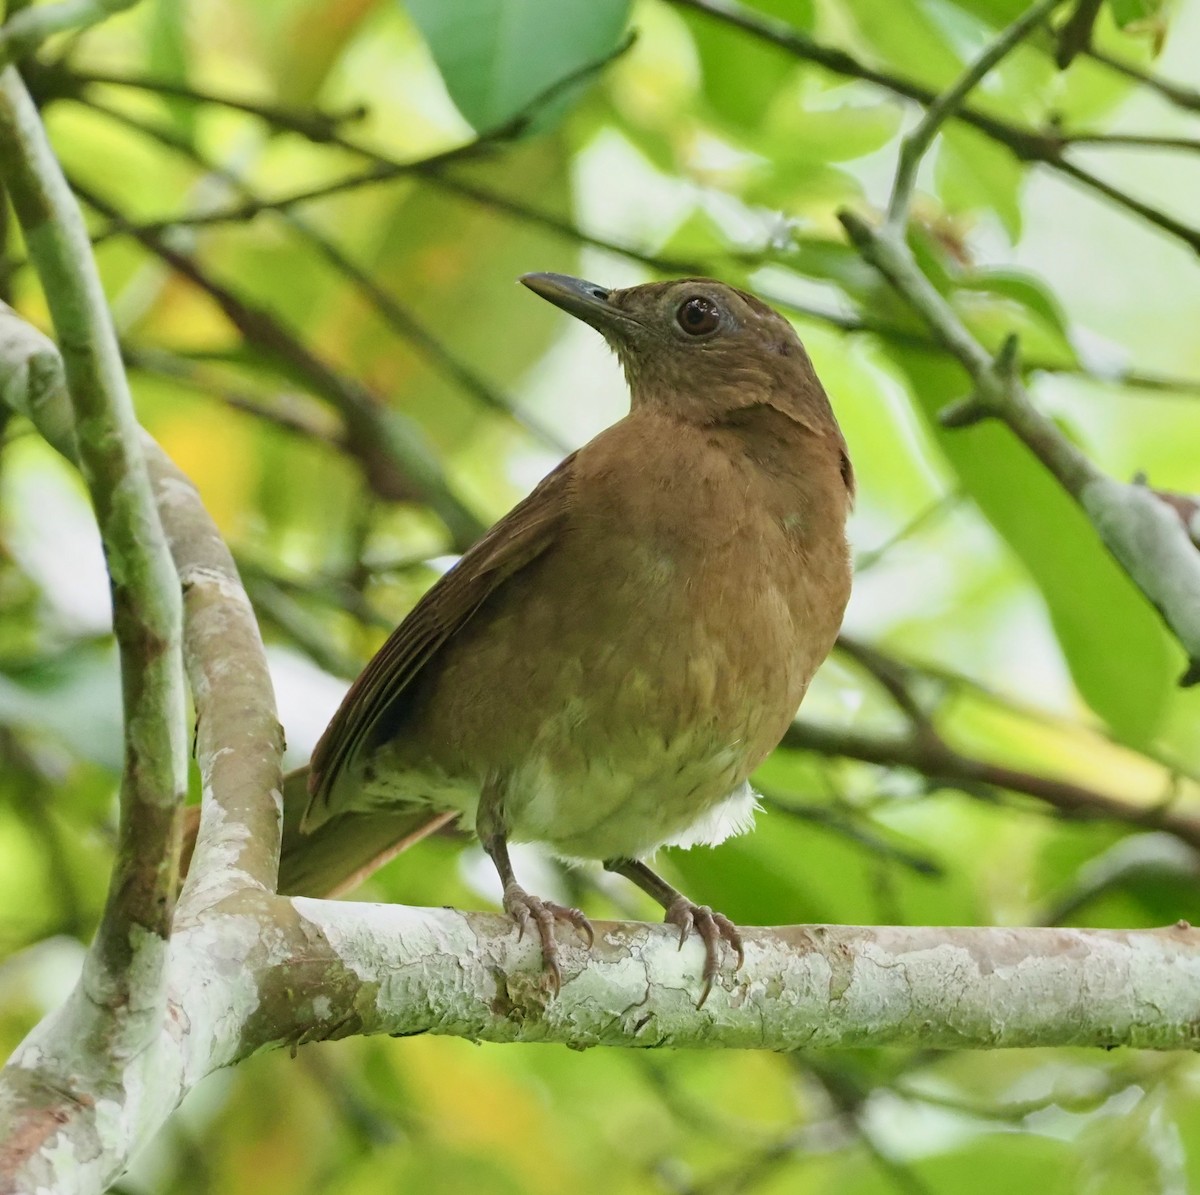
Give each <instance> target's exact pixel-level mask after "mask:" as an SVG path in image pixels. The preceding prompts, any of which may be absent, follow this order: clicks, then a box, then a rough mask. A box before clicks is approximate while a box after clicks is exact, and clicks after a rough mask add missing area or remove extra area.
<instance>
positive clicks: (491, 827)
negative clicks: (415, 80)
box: [475, 782, 595, 995]
mask: <svg viewBox="0 0 1200 1195" xmlns="http://www.w3.org/2000/svg"><path fill="white" fill-rule="evenodd" d="M475 830H476V833H477V834H478V835H479V841H480V843H481V844H482V846H483V849H484V850H485V851H487V853H488V857H489V858H490V859H491V861H492V862H493V863H494V864H495V866H496V871H497V873H498V874H499V876H500V883H501V884H502V885H503V886H504V897H503V903H504V911H505V912H506V913H507V914H508V915H509V916H510V917H511V918H512V919H513V920H514V921H515V922H516V923H517V938H518V941H519V940H520V939H521V938H523V937H524V936H525V931H526V930H527V929H529V927H530V924H531V923H532V924H533V925H534V926H536V927H537V933H538V938H539V939H540V940H541V944H542V966H543V969H544V971H545V973H546V975H547V977H548V978H549V981H550V986H551V988H552V989H553V991H554V994H555V995H557V994H558V992H559V989H560V988H561V987H562V969H561V968H560V967H559V965H558V943H557V942H556V941H555V940H554V923H555V922H556V921H566V922H569V923H570V924H571V925H573V926H574V927H575V928H576V929H577V930H578V931H579V932H580V934H581V935H583V937H585V938H586V939H587V944H588V946H589V947H590V946H591V945H592V943H593V942H594V941H595V934H594V933H593V932H592V923H591V922H590V921H589V920H588V919H587V918H586V917H585V916H584V915H583V914H582V913H581V912H580V911H579V910H578V909H571V908H567V907H566V906H565V905H559V904H555V903H554V902H553V901H549V900H542V899H540V898H539V897H536V896H531V895H530V894H529V893H528V892H526V891H525V889H524V888H522V887H521V885H520V884H518V883H517V877H516V875H515V874H514V873H513V868H512V862H511V860H510V859H509V857H508V837H507V834H506V830H505V823H504V797H503V792H502V791H501V788H500V786H499V785H498V784H495V783H491V782H489V783H488V784H485V785H484V788H483V792H482V793H481V794H480V799H479V811H478V813H477V814H476V817H475Z"/></svg>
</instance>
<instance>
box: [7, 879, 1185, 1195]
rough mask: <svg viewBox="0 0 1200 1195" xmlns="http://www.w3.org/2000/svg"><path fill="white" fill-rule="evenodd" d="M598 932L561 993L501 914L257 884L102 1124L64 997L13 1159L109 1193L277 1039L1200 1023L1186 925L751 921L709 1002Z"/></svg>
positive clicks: (16, 1066)
mask: <svg viewBox="0 0 1200 1195" xmlns="http://www.w3.org/2000/svg"><path fill="white" fill-rule="evenodd" d="M596 929H597V936H596V945H595V947H594V949H592V950H591V951H588V950H587V949H585V948H584V947H582V946H581V944H579V943H578V942H576V941H574V939H573V938H571V937H568V936H564V938H563V940H562V941H561V942H560V950H561V952H562V957H563V972H564V982H563V985H562V991H561V994H560V995H559V996H558V997H557V998H555V999H551V998H550V997H549V996H548V994H547V993H546V991H545V989H544V987H543V986H542V983H541V960H540V957H539V953H538V948H537V946H536V944H535V943H533V942H531V941H529V940H525V941H519V940H518V939H517V935H516V933H515V932H514V930H513V927H512V924H511V922H509V921H508V919H507V918H504V917H502V916H498V915H496V914H490V913H468V912H462V911H457V910H453V909H413V908H404V907H399V906H393V905H362V904H354V903H352V902H343V901H317V900H307V899H303V898H296V899H293V900H284V899H282V898H279V897H271V896H267V895H264V894H262V893H257V892H253V891H250V890H244V891H242V892H241V893H239V894H237V895H236V896H233V897H230V898H228V899H227V900H226V901H225V902H224V903H223V905H222V906H221V908H220V909H217V910H213V911H212V912H211V913H210V914H208V915H206V916H205V917H203V918H201V919H199V920H198V921H196V922H195V923H193V924H188V925H186V926H183V927H181V928H180V929H178V930H177V931H176V934H175V937H174V940H173V943H172V967H171V986H170V994H171V1000H170V1017H171V1021H172V1023H173V1024H176V1025H186V1026H188V1032H186V1033H183V1034H180V1033H163V1034H162V1035H161V1036H160V1037H159V1038H158V1039H157V1040H156V1041H155V1043H154V1045H153V1047H152V1048H151V1049H149V1050H147V1051H144V1052H143V1053H142V1054H141V1055H139V1056H137V1057H134V1058H131V1059H128V1060H126V1062H125V1065H124V1068H123V1070H122V1072H121V1075H120V1079H119V1081H117V1082H113V1083H111V1084H110V1085H109V1086H108V1087H107V1088H106V1090H105V1091H104V1101H105V1102H104V1118H105V1119H104V1124H103V1125H101V1123H100V1117H99V1116H98V1115H97V1110H96V1106H95V1104H91V1103H88V1102H84V1101H70V1100H66V1099H64V1098H63V1095H62V1093H61V1092H57V1091H52V1090H46V1089H42V1090H40V1091H39V1090H34V1089H32V1088H31V1086H30V1084H29V1082H28V1075H29V1072H28V1071H27V1070H26V1069H25V1067H26V1065H27V1064H28V1062H29V1060H30V1058H31V1057H32V1056H34V1055H35V1054H36V1053H38V1052H41V1051H47V1050H49V1051H54V1050H55V1049H56V1048H57V1046H56V1043H57V1042H58V1041H59V1040H60V1039H61V1035H62V1033H63V1032H64V1031H66V1030H69V1029H70V1028H71V1020H70V1015H69V1010H68V1012H66V1013H63V1014H59V1015H58V1016H57V1017H56V1018H54V1019H53V1020H52V1021H51V1022H50V1023H48V1024H47V1025H44V1026H43V1027H42V1028H41V1029H39V1030H38V1031H36V1032H35V1034H34V1036H33V1037H31V1038H30V1039H29V1040H28V1041H27V1042H26V1043H25V1045H23V1046H22V1047H21V1048H20V1049H19V1050H18V1052H17V1054H16V1055H15V1056H14V1059H13V1061H12V1062H10V1064H9V1065H8V1067H7V1068H6V1069H5V1070H4V1071H3V1072H0V1108H3V1107H10V1106H12V1105H13V1103H14V1102H15V1101H17V1100H19V1101H20V1103H21V1106H22V1108H23V1109H24V1111H23V1114H22V1119H21V1126H22V1128H23V1129H24V1131H25V1134H26V1138H25V1139H26V1141H27V1142H28V1143H29V1148H26V1149H24V1150H23V1151H22V1152H21V1155H20V1157H19V1158H18V1159H17V1162H18V1164H17V1165H15V1166H11V1167H10V1173H11V1174H12V1175H13V1180H12V1181H13V1182H14V1183H15V1189H16V1190H19V1191H25V1190H30V1189H37V1188H38V1187H39V1185H40V1186H41V1187H43V1188H45V1189H51V1190H54V1191H55V1192H56V1193H57V1195H76V1193H78V1195H85V1193H86V1195H94V1193H96V1192H99V1191H100V1190H102V1188H103V1185H104V1183H105V1182H107V1181H109V1180H110V1179H111V1178H112V1177H114V1176H115V1175H116V1174H117V1173H119V1172H120V1170H121V1169H122V1168H123V1167H124V1165H125V1163H126V1162H127V1160H128V1158H129V1156H130V1154H131V1153H132V1152H133V1151H134V1150H135V1149H136V1148H137V1147H138V1145H139V1144H141V1143H142V1142H144V1141H145V1140H147V1139H148V1138H149V1137H150V1136H151V1135H152V1134H153V1133H154V1132H155V1130H156V1129H157V1128H158V1127H159V1126H160V1125H161V1124H162V1122H163V1121H164V1120H165V1119H166V1117H167V1116H168V1115H169V1113H170V1112H171V1110H172V1109H174V1108H175V1107H176V1105H177V1104H178V1102H179V1100H180V1099H181V1098H182V1096H183V1095H184V1094H185V1093H186V1092H187V1091H188V1090H189V1089H190V1088H191V1087H192V1086H194V1085H195V1084H196V1083H197V1082H199V1080H200V1079H201V1078H202V1077H203V1076H204V1075H206V1074H208V1073H211V1072H212V1071H213V1070H215V1069H217V1068H219V1067H222V1066H228V1065H230V1064H232V1063H234V1062H237V1061H239V1060H241V1059H243V1058H246V1057H247V1056H249V1055H250V1054H252V1053H254V1052H256V1051H258V1050H261V1049H264V1048H269V1047H280V1046H283V1047H291V1048H293V1049H294V1048H296V1047H298V1046H299V1045H302V1044H304V1043H305V1042H310V1041H318V1040H324V1039H329V1038H340V1037H346V1036H351V1035H355V1034H382V1033H386V1034H392V1035H394V1036H401V1037H404V1036H410V1035H413V1034H419V1033H437V1034H446V1035H451V1036H459V1037H464V1038H467V1039H469V1040H473V1041H495V1042H517V1041H523V1042H559V1043H564V1044H567V1045H570V1046H572V1047H574V1048H577V1049H581V1048H585V1047H588V1046H595V1045H608V1046H618V1047H624V1048H632V1049H647V1048H658V1047H663V1046H671V1047H676V1048H678V1047H691V1048H743V1049H769V1050H800V1049H804V1048H836V1047H846V1046H855V1047H859V1046H883V1045H906V1046H922V1047H926V1048H929V1047H934V1048H936V1047H946V1048H955V1049H964V1048H986V1049H995V1048H1001V1047H1010V1046H1037V1045H1090V1046H1116V1045H1131V1046H1138V1047H1142V1048H1150V1049H1191V1048H1194V1047H1195V1045H1196V1025H1197V1024H1200V933H1197V932H1196V931H1194V930H1192V929H1191V928H1190V927H1188V926H1187V925H1186V923H1180V924H1179V925H1177V926H1175V927H1172V928H1170V929H1162V930H1142V931H1101V930H1065V929H953V928H949V929H947V928H932V929H929V928H920V929H916V928H908V927H895V928H888V927H870V928H865V927H850V926H822V925H816V926H790V927H784V928H780V929H746V930H744V931H743V936H744V940H745V943H746V962H745V966H744V967H743V968H742V970H741V971H739V972H736V973H734V972H732V971H731V970H726V971H724V972H722V974H721V976H720V977H719V980H718V983H717V985H716V987H714V989H713V993H712V995H711V997H710V998H709V1000H708V1002H707V1003H706V1004H705V1006H704V1008H703V1009H702V1010H697V1008H696V1007H695V998H696V996H695V994H696V991H697V989H698V986H699V972H700V969H701V967H702V964H703V952H702V948H701V946H700V944H699V943H698V942H689V943H688V944H687V945H685V947H684V948H683V949H682V950H680V949H679V945H678V937H677V935H676V934H675V932H674V930H673V929H671V928H670V927H667V926H661V925H641V924H636V923H613V922H609V923H603V922H601V923H597V924H596ZM396 1048H398V1049H403V1046H402V1045H397V1047H396ZM112 1125H120V1132H115V1131H111V1130H109V1131H105V1130H104V1126H112ZM9 1140H10V1141H11V1140H12V1138H9ZM0 1148H3V1146H0Z"/></svg>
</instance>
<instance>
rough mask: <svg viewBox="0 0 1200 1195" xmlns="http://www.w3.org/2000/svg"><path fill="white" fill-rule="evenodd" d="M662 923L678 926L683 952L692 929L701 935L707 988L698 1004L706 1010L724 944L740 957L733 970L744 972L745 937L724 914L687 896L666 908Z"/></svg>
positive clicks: (705, 987)
mask: <svg viewBox="0 0 1200 1195" xmlns="http://www.w3.org/2000/svg"><path fill="white" fill-rule="evenodd" d="M663 920H664V921H665V922H666V924H667V925H674V926H677V927H678V929H679V949H680V950H682V949H683V944H684V942H686V941H687V937H688V934H690V933H691V932H692V931H693V930H695V932H696V933H698V934H699V935H700V938H701V940H702V941H703V942H704V954H705V957H704V970H703V972H701V978H702V979H703V980H704V987H703V989H702V990H701V992H700V1000H699V1002H698V1003H697V1004H696V1007H697V1008H703V1007H704V1002H705V1000H707V999H708V994H709V992H711V991H712V986H713V981H714V980H715V979H716V977H717V971H718V970H720V950H721V943H722V941H724V942H728V943H729V946H730V949H732V950H733V952H734V953H735V954H736V955H737V966H736V967H734V970H735V971H740V970H741V969H742V964H743V963H744V962H745V961H746V951H745V949H744V948H743V946H742V935H741V934H740V933H738V927H737V926H736V925H734V924H733V922H732V921H730V920H729V918H728V917H726V916H725V915H724V914H723V913H714V912H713V911H712V909H710V908H709V907H708V905H698V904H695V903H693V902H692V901H690V900H688V898H687V897H686V896H679V897H676V898H675V899H674V900H673V901H672V902H671V903H670V904H669V905H668V906H667V915H666V917H664V918H663Z"/></svg>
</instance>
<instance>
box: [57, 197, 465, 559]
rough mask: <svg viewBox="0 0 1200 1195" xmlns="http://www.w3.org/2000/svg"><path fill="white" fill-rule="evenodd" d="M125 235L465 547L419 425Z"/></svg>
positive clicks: (460, 509) (104, 208)
mask: <svg viewBox="0 0 1200 1195" xmlns="http://www.w3.org/2000/svg"><path fill="white" fill-rule="evenodd" d="M73 186H74V189H75V192H76V194H78V195H79V196H80V197H81V198H83V199H84V200H85V201H86V202H87V203H88V204H89V205H90V206H91V207H93V208H95V209H96V210H97V211H98V212H100V213H101V214H102V215H104V216H106V217H108V218H109V219H110V220H115V219H119V218H120V213H119V212H118V211H117V210H116V208H114V207H113V205H112V204H111V203H109V202H108V201H107V200H105V199H102V198H101V197H100V196H99V195H97V194H96V193H95V192H94V191H92V190H91V188H89V187H85V186H84V185H83V184H82V183H80V182H78V181H75V180H73ZM130 235H131V236H133V237H134V239H135V240H137V241H138V242H139V243H140V244H142V245H143V246H145V248H147V249H148V250H150V252H152V253H153V254H155V255H156V256H157V257H159V258H161V259H162V260H163V261H165V262H166V263H167V264H168V265H169V266H170V267H171V268H172V269H173V270H174V271H175V272H176V273H178V274H180V275H181V276H182V277H184V278H186V279H188V281H189V282H192V283H193V284H194V285H196V286H197V287H199V288H200V289H201V290H203V291H204V292H205V293H207V294H208V295H209V296H210V297H211V298H212V299H213V300H214V302H216V304H217V306H218V307H220V308H221V310H222V311H223V312H224V314H225V316H226V318H227V319H228V320H229V321H230V323H232V324H233V325H234V327H235V328H237V329H238V331H239V332H240V333H241V334H242V336H243V337H245V339H246V340H247V342H248V343H250V344H252V345H254V346H255V347H257V348H259V349H260V350H262V351H264V352H265V353H267V354H268V355H269V356H270V357H271V358H273V359H274V360H275V361H276V362H278V363H279V364H281V365H283V366H285V367H286V368H287V369H288V370H289V371H290V372H291V373H292V374H293V375H294V376H297V377H301V378H304V379H305V381H306V382H307V383H308V385H309V386H311V387H312V390H313V393H315V394H318V395H320V397H321V398H323V399H324V400H325V401H326V402H328V403H329V404H330V405H331V406H333V407H334V408H335V409H336V410H337V411H338V413H339V414H340V415H341V416H342V418H343V419H344V420H345V423H346V432H347V443H348V444H349V445H350V446H351V449H352V451H353V452H354V455H355V457H356V458H357V459H358V460H359V461H360V462H361V464H362V465H363V468H364V471H365V473H366V476H367V479H368V482H369V483H370V484H371V485H372V487H373V488H374V489H375V490H376V492H378V493H379V494H380V496H381V497H385V498H389V499H392V500H400V501H411V500H413V499H419V500H421V501H424V502H426V503H427V504H428V505H429V507H430V508H431V509H432V510H433V511H434V512H435V513H436V514H437V515H438V516H439V517H440V518H441V519H442V521H443V522H444V523H445V524H446V527H447V529H448V530H449V532H450V534H451V536H452V538H453V541H454V543H455V544H456V545H457V546H459V547H465V546H467V545H468V544H471V543H473V542H474V541H475V540H476V539H478V537H479V536H480V535H481V534H482V533H483V525H482V523H481V522H480V520H479V519H478V518H477V517H476V516H475V514H474V513H473V512H471V511H470V510H468V509H467V507H466V506H465V505H464V504H463V503H462V501H461V500H460V499H459V498H458V496H457V495H456V494H454V492H453V491H452V490H451V488H450V485H449V482H448V481H447V479H446V476H445V474H444V472H443V470H442V468H441V466H440V464H439V463H438V461H437V459H436V457H435V456H434V454H433V452H432V450H431V449H430V448H429V447H428V445H427V444H426V443H425V437H424V435H423V434H422V433H421V431H420V429H419V428H418V427H417V426H416V425H415V424H414V423H413V422H412V421H411V420H409V419H407V418H405V417H404V416H403V415H401V414H400V412H398V411H395V410H393V409H391V408H390V407H388V406H387V405H386V404H385V403H383V402H382V401H381V400H380V399H379V398H378V397H377V396H376V395H374V394H372V393H371V392H370V391H369V390H367V389H366V387H365V386H363V385H362V384H361V383H359V382H357V381H354V380H352V379H349V378H346V377H344V376H343V375H342V374H341V373H339V372H338V370H337V369H335V368H334V367H333V366H332V365H330V364H329V363H328V362H326V361H324V360H323V359H322V358H320V357H318V356H317V355H316V354H315V353H314V352H313V351H312V350H311V349H309V348H307V347H306V346H305V345H304V344H303V343H302V342H301V341H300V339H299V338H298V337H296V336H295V335H294V334H293V333H292V332H290V331H289V330H288V329H287V328H286V327H285V326H284V325H283V324H282V323H281V322H280V321H279V320H278V319H277V318H276V317H275V316H274V315H272V314H271V313H270V312H269V311H267V310H266V309H265V308H262V307H257V306H255V305H253V304H251V303H250V302H248V301H247V300H244V299H242V298H241V297H240V296H239V295H238V294H236V293H235V292H234V291H233V290H232V289H231V288H230V287H228V286H226V285H224V284H223V283H220V282H218V281H216V279H214V278H212V277H211V276H210V275H209V274H208V273H207V272H206V271H205V270H204V269H203V268H201V266H200V265H199V264H198V263H197V262H196V261H195V259H194V258H192V257H191V256H189V255H188V254H186V253H184V252H182V251H181V250H179V249H176V248H174V247H173V246H172V245H170V244H169V243H168V242H167V240H166V238H165V237H164V236H162V235H159V234H157V233H151V232H144V231H137V230H130Z"/></svg>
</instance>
